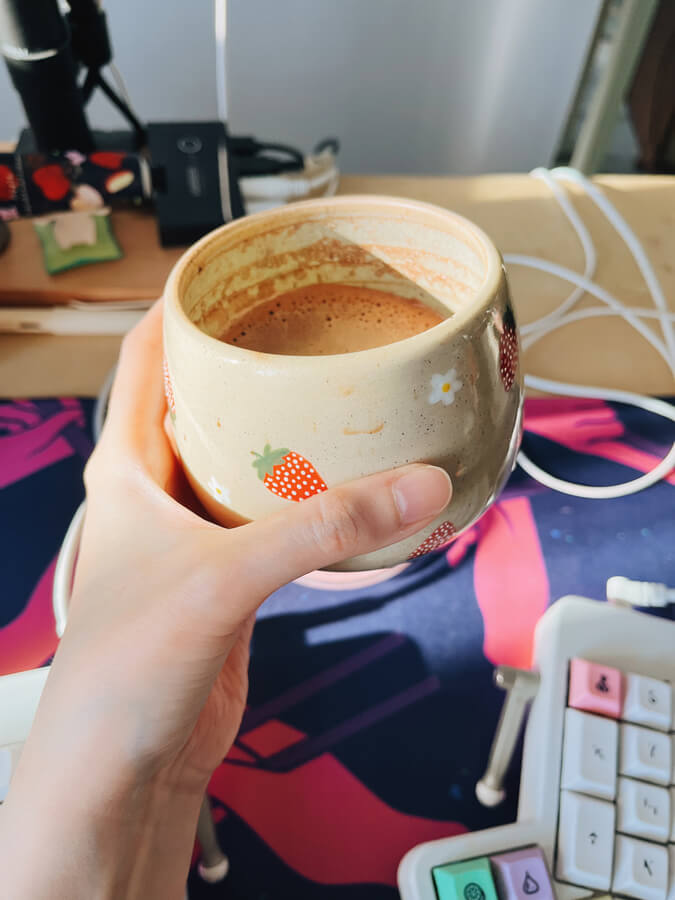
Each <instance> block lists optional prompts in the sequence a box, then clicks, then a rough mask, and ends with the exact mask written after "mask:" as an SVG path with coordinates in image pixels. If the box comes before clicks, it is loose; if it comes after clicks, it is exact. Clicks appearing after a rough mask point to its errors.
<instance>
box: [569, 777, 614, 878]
mask: <svg viewBox="0 0 675 900" xmlns="http://www.w3.org/2000/svg"><path fill="white" fill-rule="evenodd" d="M614 819H615V816H614V805H613V804H612V803H607V801H606V800H596V799H595V798H594V797H584V796H582V795H581V794H575V793H573V792H572V791H562V792H561V794H560V819H559V823H558V858H557V865H556V877H557V878H558V879H559V880H560V881H569V882H571V883H572V884H578V885H581V886H582V887H587V888H594V889H595V890H598V891H608V890H609V887H610V881H611V877H612V854H613V852H614Z"/></svg>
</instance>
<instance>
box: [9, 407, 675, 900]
mask: <svg viewBox="0 0 675 900" xmlns="http://www.w3.org/2000/svg"><path fill="white" fill-rule="evenodd" d="M91 413H92V404H91V402H90V401H83V400H78V399H75V398H60V399H50V400H36V401H30V400H24V401H19V400H12V401H4V402H0V487H1V488H2V490H1V491H0V517H1V523H2V524H1V528H2V531H1V534H2V544H1V550H0V553H1V554H2V573H3V589H2V592H1V593H0V674H6V673H9V672H14V671H19V670H22V669H29V668H33V667H35V666H39V665H42V664H44V663H45V662H47V661H49V659H50V657H51V656H52V654H53V653H54V651H55V649H56V644H57V639H56V635H55V633H54V620H53V615H52V611H51V584H52V578H53V573H54V565H55V561H56V557H57V554H58V551H59V547H60V544H61V541H62V539H63V535H64V533H65V531H66V528H67V526H68V523H69V521H70V519H71V517H72V515H73V513H74V511H75V509H76V508H77V505H78V504H79V503H80V501H81V500H82V497H83V488H82V469H83V466H84V463H85V461H86V459H87V457H88V455H89V453H90V452H91V449H92V438H91ZM525 427H526V432H525V438H524V444H523V446H524V449H525V450H526V451H527V452H528V453H529V454H530V456H531V457H532V458H534V459H535V460H536V461H537V462H539V463H540V464H541V465H542V466H543V467H544V468H546V469H548V470H549V471H551V472H553V473H554V474H556V475H558V476H560V477H563V478H567V479H569V480H571V481H581V482H585V483H589V484H609V483H614V482H616V481H624V480H627V479H630V478H634V477H636V476H637V475H638V474H639V473H641V472H644V471H647V470H648V469H650V468H651V467H653V465H654V463H655V462H656V460H657V459H658V458H659V457H661V456H663V455H664V454H665V452H666V451H667V449H668V447H669V445H670V443H671V442H672V440H673V438H674V436H675V435H674V432H675V429H674V428H673V427H672V426H671V425H670V424H669V423H668V422H666V421H664V420H663V419H660V418H657V417H655V416H651V415H649V414H647V413H644V412H642V411H639V410H633V409H630V408H628V407H624V406H618V405H616V406H615V405H610V404H607V403H604V402H601V401H591V400H566V399H530V400H528V401H527V404H526V416H525ZM674 501H675V473H672V474H671V476H670V478H669V479H668V480H666V481H663V482H661V483H659V484H658V485H655V486H653V487H651V488H649V489H648V490H646V491H643V492H642V493H640V494H637V495H633V496H629V497H625V498H621V499H617V500H610V501H590V500H581V499H576V498H573V497H568V496H564V495H562V494H559V493H556V492H554V491H551V490H548V489H546V488H543V487H542V486H540V485H539V484H537V483H535V482H534V481H532V480H531V479H530V478H528V477H527V476H525V475H524V473H523V472H522V471H521V470H518V469H517V470H516V471H515V472H514V474H513V476H512V477H511V479H510V481H509V483H508V485H507V487H506V490H505V491H504V493H503V494H502V496H501V497H500V499H499V501H498V502H497V503H496V504H495V505H494V506H493V507H492V509H490V510H489V511H488V512H487V513H486V514H485V516H483V518H482V519H481V520H480V521H479V522H478V523H477V524H476V525H475V526H474V527H473V528H471V529H470V530H469V531H468V532H466V533H464V534H463V535H461V536H460V537H459V538H458V539H456V540H455V541H454V543H452V544H450V545H449V546H448V547H447V548H446V549H445V550H443V551H439V552H436V553H432V554H429V555H428V556H426V557H422V558H420V559H418V560H415V561H414V562H413V563H412V564H411V565H410V566H409V568H408V569H407V570H406V571H404V572H403V573H402V574H399V575H397V576H396V577H394V578H392V579H390V580H389V581H386V582H383V583H381V584H379V585H376V586H373V587H370V588H365V589H358V590H347V591H322V590H315V589H309V588H306V587H301V586H299V585H297V584H291V585H288V586H287V587H285V588H283V589H282V590H280V591H278V592H277V593H275V594H273V595H272V596H271V597H269V599H268V600H267V601H266V602H265V604H264V605H263V606H262V608H261V610H260V613H259V616H258V622H257V625H256V628H255V632H254V636H253V646H252V659H251V688H250V696H249V705H248V708H247V711H246V715H245V717H244V721H243V724H242V727H241V730H240V734H239V736H238V738H237V741H236V743H235V745H234V747H233V748H232V751H231V752H230V754H229V755H228V757H227V759H226V760H224V761H223V763H222V764H221V765H220V766H219V767H218V769H217V770H216V772H215V773H214V775H213V778H212V780H211V785H210V789H209V791H210V795H211V799H212V804H213V813H214V818H215V820H216V822H217V828H218V834H219V837H220V841H221V844H222V846H223V849H224V850H225V852H226V853H227V854H228V856H229V857H230V861H231V870H230V874H229V875H228V877H227V879H226V880H225V881H224V882H222V883H221V884H218V885H207V884H204V883H203V882H201V881H200V880H199V878H198V877H197V876H196V873H195V872H194V871H193V872H192V874H191V876H190V896H191V897H192V898H208V897H223V898H245V900H273V898H275V900H276V898H293V900H304V898H312V900H329V898H330V900H342V898H344V900H357V898H358V900H361V898H373V900H380V898H381V900H394V898H396V897H397V896H398V895H397V891H396V887H395V884H396V867H397V865H398V862H399V860H400V858H401V856H402V855H403V854H404V853H405V851H406V850H407V849H408V848H409V847H411V846H413V845H414V844H416V843H419V842H420V841H424V840H429V839H432V838H437V837H444V836H447V835H450V834H458V833H461V832H463V831H465V830H467V829H468V830H474V829H478V828H486V827H489V826H492V825H497V824H501V823H503V822H508V821H510V820H513V819H514V818H515V814H516V804H517V786H518V775H519V766H518V764H517V762H516V763H515V764H514V766H513V767H512V772H511V773H510V775H509V779H508V784H507V788H508V789H509V794H508V798H507V800H506V801H505V803H504V804H502V806H501V807H498V808H497V809H493V810H486V809H484V808H482V807H481V806H480V805H479V804H478V802H477V801H476V799H475V796H474V784H475V782H476V780H477V779H478V778H479V777H480V775H481V774H482V771H483V769H484V767H485V763H486V761H487V755H488V751H489V747H490V742H491V739H492V736H493V733H494V728H495V725H496V722H497V718H498V715H499V710H500V706H501V701H502V695H501V693H500V692H499V691H498V690H497V689H496V688H495V687H494V686H493V684H492V669H493V667H494V666H495V665H498V664H508V665H513V666H527V665H529V663H530V659H531V653H532V640H533V630H534V626H535V625H536V622H537V620H538V619H539V617H540V616H541V615H542V614H543V612H544V611H545V610H546V608H547V606H548V605H549V604H550V603H552V602H553V601H555V599H557V598H558V597H560V596H562V595H564V594H570V593H577V594H582V595H585V596H589V597H594V598H597V599H602V598H603V597H604V587H605V582H606V579H607V578H608V577H609V576H611V575H625V576H628V577H630V578H636V579H646V580H650V581H663V582H666V583H667V584H670V585H671V586H672V585H675V516H674V514H673V510H674V509H675V506H674ZM661 614H662V615H664V616H667V617H669V618H672V617H673V613H672V611H665V612H663V613H661ZM196 852H197V851H196Z"/></svg>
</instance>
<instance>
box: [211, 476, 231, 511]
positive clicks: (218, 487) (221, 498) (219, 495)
mask: <svg viewBox="0 0 675 900" xmlns="http://www.w3.org/2000/svg"><path fill="white" fill-rule="evenodd" d="M208 489H209V493H210V494H211V496H212V497H214V499H216V500H217V501H218V503H222V504H224V505H226V506H227V505H229V503H230V492H229V491H228V489H227V488H226V487H223V486H222V484H221V483H220V482H219V481H218V479H217V478H216V477H215V476H214V475H212V476H211V477H210V478H209V483H208Z"/></svg>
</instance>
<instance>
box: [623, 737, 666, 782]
mask: <svg viewBox="0 0 675 900" xmlns="http://www.w3.org/2000/svg"><path fill="white" fill-rule="evenodd" d="M670 745H671V740H670V736H669V735H667V734H663V733H662V732H660V731H652V730H651V729H649V728H640V727H638V726H637V725H621V728H620V735H619V774H620V775H629V776H631V777H632V778H642V779H644V780H645V781H654V782H656V784H668V783H669V782H670V766H671V759H670V758H671V746H670Z"/></svg>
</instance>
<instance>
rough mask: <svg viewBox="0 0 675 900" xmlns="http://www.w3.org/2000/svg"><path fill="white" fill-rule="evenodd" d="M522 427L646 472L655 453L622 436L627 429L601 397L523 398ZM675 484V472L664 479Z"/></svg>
mask: <svg viewBox="0 0 675 900" xmlns="http://www.w3.org/2000/svg"><path fill="white" fill-rule="evenodd" d="M525 428H526V430H527V431H531V432H532V433H533V434H538V435H540V436H541V437H545V438H548V439H549V440H551V441H556V442H557V443H558V444H562V445H563V447H568V448H569V449H570V450H577V451H578V452H580V453H588V454H590V455H592V456H600V457H602V458H603V459H608V460H611V461H612V462H616V463H621V464H623V465H625V466H630V467H631V468H632V469H636V470H637V471H638V472H648V471H649V470H650V469H653V468H654V466H655V465H656V464H657V463H658V462H659V459H658V457H656V456H654V455H653V454H652V453H647V452H645V451H644V450H640V449H638V448H637V447H631V446H630V444H629V443H627V442H626V441H625V440H623V439H624V438H625V436H626V430H625V428H624V426H623V423H622V422H621V421H620V420H619V419H618V418H617V417H616V415H615V413H614V410H613V409H612V408H611V406H609V405H608V404H607V403H605V402H604V401H602V400H586V399H583V398H573V397H569V398H560V399H556V401H555V404H552V403H551V401H550V400H549V399H547V398H546V397H530V398H528V399H527V400H526V401H525ZM666 480H667V481H668V482H669V483H670V484H675V472H672V473H671V474H670V475H669V476H668V478H667V479H666Z"/></svg>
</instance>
